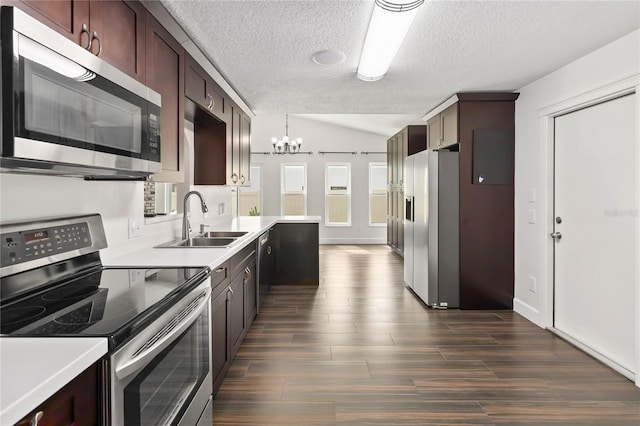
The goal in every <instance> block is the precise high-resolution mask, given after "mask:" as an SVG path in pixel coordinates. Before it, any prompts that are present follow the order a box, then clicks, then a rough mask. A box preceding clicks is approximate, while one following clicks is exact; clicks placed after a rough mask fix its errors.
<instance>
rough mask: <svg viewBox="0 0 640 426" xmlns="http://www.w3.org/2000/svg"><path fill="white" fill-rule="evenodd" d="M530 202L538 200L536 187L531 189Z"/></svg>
mask: <svg viewBox="0 0 640 426" xmlns="http://www.w3.org/2000/svg"><path fill="white" fill-rule="evenodd" d="M529 202H530V203H535V202H536V190H535V189H534V188H531V189H529Z"/></svg>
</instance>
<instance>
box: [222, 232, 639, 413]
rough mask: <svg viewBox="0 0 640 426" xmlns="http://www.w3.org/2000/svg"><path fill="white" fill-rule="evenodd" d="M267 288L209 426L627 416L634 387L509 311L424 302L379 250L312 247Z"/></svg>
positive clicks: (633, 404) (396, 263)
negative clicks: (303, 282) (307, 268)
mask: <svg viewBox="0 0 640 426" xmlns="http://www.w3.org/2000/svg"><path fill="white" fill-rule="evenodd" d="M320 262H321V264H320V274H321V284H320V286H319V287H317V288H312V287H290V286H280V287H273V289H272V291H271V293H270V295H269V296H268V298H267V300H266V305H265V306H264V307H263V308H262V310H261V313H260V315H259V316H258V317H257V319H256V321H255V322H254V324H253V326H252V327H251V329H250V331H249V333H248V335H247V338H246V340H245V341H244V343H243V344H242V347H241V348H240V351H239V353H238V355H237V357H236V359H235V360H234V362H233V365H232V367H231V370H230V372H229V375H228V376H227V378H226V379H225V381H224V384H223V385H222V387H221V389H220V391H219V393H218V394H217V396H216V398H215V400H214V417H213V418H214V424H216V425H225V424H256V425H258V424H259V425H264V424H274V425H284V424H295V425H311V424H322V425H333V424H373V423H375V424H385V425H387V424H434V423H435V424H504V423H529V424H548V423H555V424H562V425H567V424H576V425H583V424H593V425H613V424H629V425H636V426H637V425H639V424H640V389H638V388H636V387H635V386H634V385H633V384H632V382H630V381H629V380H627V379H626V378H624V377H622V376H621V375H619V374H618V373H616V372H615V371H613V370H611V369H610V368H608V367H606V366H604V365H603V364H601V363H600V362H598V361H596V360H594V359H592V358H591V357H589V356H588V355H586V354H584V353H583V352H581V351H579V350H577V349H576V348H574V347H573V346H571V345H570V344H568V343H566V342H565V341H563V340H561V339H559V338H558V337H556V336H555V335H553V334H551V333H550V332H548V331H546V330H542V329H540V328H538V327H537V326H535V325H533V324H532V323H530V322H529V321H527V320H525V319H524V318H522V317H521V316H519V315H518V314H516V313H513V312H509V311H498V312H487V311H457V310H450V311H439V310H431V309H428V308H426V307H425V306H424V305H423V304H422V303H420V302H419V301H418V299H417V298H416V297H415V296H414V295H413V294H412V293H411V291H410V290H408V289H407V288H406V287H405V286H404V284H403V269H402V260H400V259H399V258H398V257H396V256H395V255H393V254H391V253H390V252H389V249H388V248H387V247H386V246H325V245H323V246H321V248H320Z"/></svg>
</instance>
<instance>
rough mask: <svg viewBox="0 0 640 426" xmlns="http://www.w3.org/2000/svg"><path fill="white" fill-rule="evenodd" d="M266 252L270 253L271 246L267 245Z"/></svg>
mask: <svg viewBox="0 0 640 426" xmlns="http://www.w3.org/2000/svg"><path fill="white" fill-rule="evenodd" d="M267 254H271V246H267Z"/></svg>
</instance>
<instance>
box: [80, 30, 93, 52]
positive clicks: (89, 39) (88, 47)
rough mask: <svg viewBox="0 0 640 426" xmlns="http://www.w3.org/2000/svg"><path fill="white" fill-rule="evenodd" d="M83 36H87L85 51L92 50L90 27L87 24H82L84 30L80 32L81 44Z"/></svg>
mask: <svg viewBox="0 0 640 426" xmlns="http://www.w3.org/2000/svg"><path fill="white" fill-rule="evenodd" d="M82 34H86V35H87V45H86V46H85V49H87V50H91V33H89V27H87V24H82V29H81V30H80V44H82Z"/></svg>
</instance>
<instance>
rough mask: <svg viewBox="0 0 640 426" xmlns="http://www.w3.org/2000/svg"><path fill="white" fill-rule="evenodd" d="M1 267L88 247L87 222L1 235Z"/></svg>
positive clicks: (89, 241)
mask: <svg viewBox="0 0 640 426" xmlns="http://www.w3.org/2000/svg"><path fill="white" fill-rule="evenodd" d="M0 241H1V243H2V247H1V250H0V251H1V252H2V256H1V257H2V265H3V266H6V265H16V264H18V263H22V262H28V261H31V260H34V259H40V258H43V257H49V256H54V255H56V254H60V253H65V252H68V251H73V250H78V249H81V248H83V247H90V246H91V244H92V243H91V234H90V232H89V225H88V224H87V223H86V222H78V223H73V224H69V225H61V226H51V227H47V228H39V229H30V230H27V231H19V232H10V233H6V234H2V235H1V237H0Z"/></svg>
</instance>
